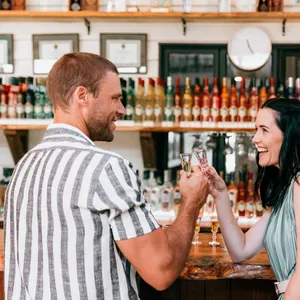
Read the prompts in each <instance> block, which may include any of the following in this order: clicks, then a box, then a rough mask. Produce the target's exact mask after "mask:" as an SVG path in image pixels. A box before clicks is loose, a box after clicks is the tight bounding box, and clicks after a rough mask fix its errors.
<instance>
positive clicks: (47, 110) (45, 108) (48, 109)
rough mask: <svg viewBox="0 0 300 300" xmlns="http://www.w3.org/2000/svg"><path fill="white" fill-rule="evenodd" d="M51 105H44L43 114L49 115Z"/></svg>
mask: <svg viewBox="0 0 300 300" xmlns="http://www.w3.org/2000/svg"><path fill="white" fill-rule="evenodd" d="M51 110H52V109H51V105H49V104H47V103H46V104H45V106H44V113H45V114H49V113H51Z"/></svg>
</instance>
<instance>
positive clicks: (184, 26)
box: [181, 18, 186, 36]
mask: <svg viewBox="0 0 300 300" xmlns="http://www.w3.org/2000/svg"><path fill="white" fill-rule="evenodd" d="M181 23H182V30H183V35H184V36H185V35H186V20H185V18H181Z"/></svg>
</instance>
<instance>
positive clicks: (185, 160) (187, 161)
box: [179, 153, 192, 177]
mask: <svg viewBox="0 0 300 300" xmlns="http://www.w3.org/2000/svg"><path fill="white" fill-rule="evenodd" d="M179 155H180V158H181V166H182V169H183V170H184V171H185V172H186V173H187V176H188V177H189V176H190V175H191V171H192V153H180V154H179Z"/></svg>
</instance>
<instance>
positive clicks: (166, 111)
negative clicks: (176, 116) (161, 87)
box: [165, 106, 173, 117]
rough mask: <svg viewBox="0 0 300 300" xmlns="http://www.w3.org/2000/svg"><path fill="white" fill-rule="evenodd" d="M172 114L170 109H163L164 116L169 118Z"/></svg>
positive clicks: (168, 107) (167, 107)
mask: <svg viewBox="0 0 300 300" xmlns="http://www.w3.org/2000/svg"><path fill="white" fill-rule="evenodd" d="M172 113H173V110H172V107H170V106H166V107H165V115H166V116H167V117H170V116H172Z"/></svg>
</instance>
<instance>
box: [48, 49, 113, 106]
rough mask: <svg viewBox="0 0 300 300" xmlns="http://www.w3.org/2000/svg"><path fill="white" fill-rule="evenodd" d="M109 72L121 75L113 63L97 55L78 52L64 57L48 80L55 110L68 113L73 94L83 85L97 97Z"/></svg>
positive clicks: (51, 72)
mask: <svg viewBox="0 0 300 300" xmlns="http://www.w3.org/2000/svg"><path fill="white" fill-rule="evenodd" d="M108 71H111V72H114V73H117V74H119V72H118V70H117V68H116V66H115V65H114V64H113V63H112V62H110V61H109V60H107V59H106V58H104V57H101V56H100V55H97V54H93V53H86V52H77V53H68V54H65V55H64V56H62V57H61V58H60V59H59V60H58V61H57V62H56V63H55V64H54V65H53V67H52V69H51V70H50V72H49V74H48V78H47V93H48V97H49V99H50V100H51V102H52V103H53V105H54V108H56V107H60V108H62V109H63V110H66V111H67V110H68V108H69V104H70V103H69V101H70V99H71V96H72V94H73V92H74V91H75V89H76V88H77V87H78V86H81V85H82V86H84V87H86V88H87V89H88V91H89V92H91V93H92V94H93V96H94V97H97V96H98V93H99V90H100V81H101V79H102V78H103V77H104V76H105V74H106V73H107V72H108Z"/></svg>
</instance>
